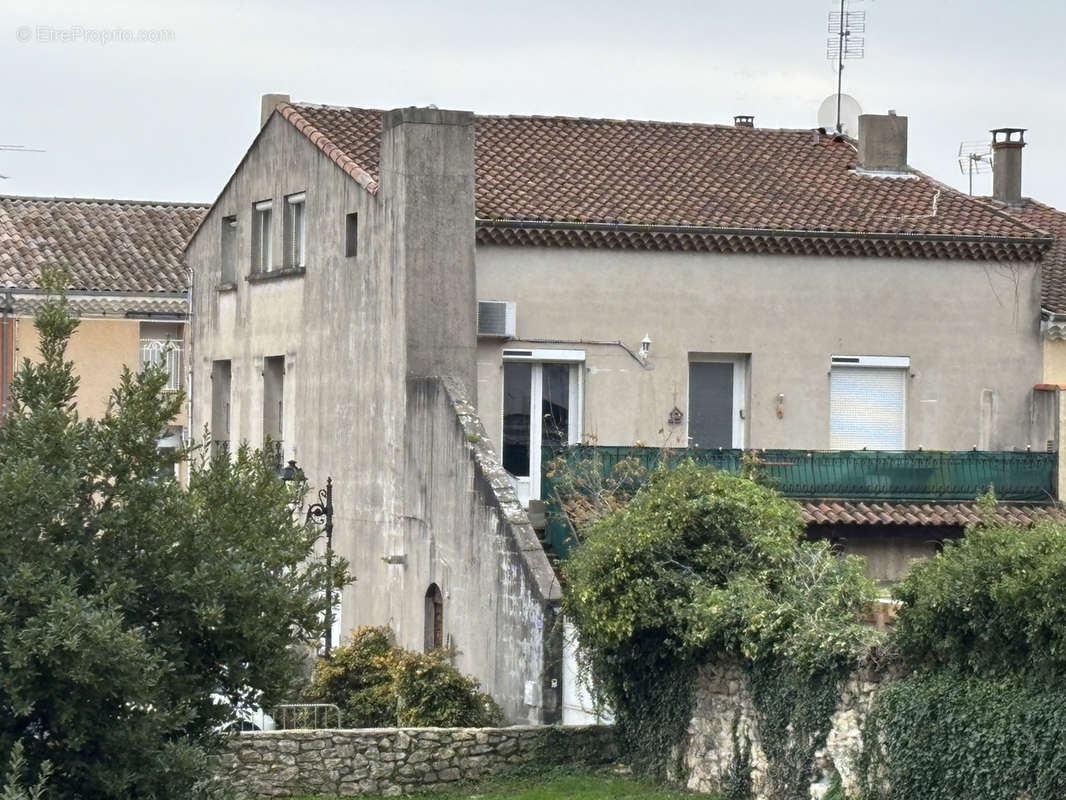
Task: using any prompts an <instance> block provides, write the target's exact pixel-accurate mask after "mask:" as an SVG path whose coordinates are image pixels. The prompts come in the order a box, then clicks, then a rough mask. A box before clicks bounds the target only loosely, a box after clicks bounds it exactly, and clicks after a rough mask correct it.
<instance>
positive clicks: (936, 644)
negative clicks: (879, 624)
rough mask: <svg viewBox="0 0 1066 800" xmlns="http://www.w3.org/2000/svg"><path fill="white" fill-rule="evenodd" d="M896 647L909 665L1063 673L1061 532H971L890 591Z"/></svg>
mask: <svg viewBox="0 0 1066 800" xmlns="http://www.w3.org/2000/svg"><path fill="white" fill-rule="evenodd" d="M895 594H896V597H897V598H898V599H899V600H901V601H902V606H901V608H900V610H899V614H898V617H897V619H896V628H895V632H894V640H895V642H896V644H897V645H898V646H899V649H900V652H901V654H902V655H903V657H904V658H905V659H906V660H907V662H908V663H910V664H911V665H913V666H916V667H919V666H925V667H941V666H945V667H952V668H955V669H959V670H964V671H971V672H975V673H984V674H991V675H998V674H1005V673H1014V674H1018V673H1026V674H1031V675H1035V676H1038V677H1039V676H1043V677H1051V676H1062V675H1063V674H1066V527H1063V526H1062V525H1060V524H1057V523H1053V522H1050V521H1047V522H1042V523H1040V524H1037V525H1035V526H1033V527H1031V528H1023V527H1021V526H1017V525H1009V524H1003V523H995V524H987V525H980V526H977V527H975V528H973V529H971V530H969V531H967V533H966V536H965V537H964V538H962V539H960V540H958V541H956V542H947V543H945V545H944V551H943V552H942V553H940V554H939V555H937V556H936V557H935V558H931V559H928V560H926V561H922V562H919V563H917V564H915V565H914V566H913V567H912V568H911V570H910V572H909V573H908V574H907V576H906V578H905V579H904V580H903V582H902V583H901V584H900V585H899V587H898V588H897V589H896V592H895Z"/></svg>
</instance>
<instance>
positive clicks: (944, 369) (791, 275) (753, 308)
mask: <svg viewBox="0 0 1066 800" xmlns="http://www.w3.org/2000/svg"><path fill="white" fill-rule="evenodd" d="M477 256H478V261H477V270H478V276H477V277H478V297H479V299H493V300H514V301H517V308H516V316H517V335H518V338H517V339H516V340H514V341H511V342H506V343H503V344H501V342H500V341H499V340H491V339H482V340H481V341H480V343H479V349H478V398H479V409H480V411H481V415H482V419H483V420H484V423H485V425H486V428H487V430H488V431H489V435H490V436H492V437H493V439H494V441H495V442H496V444H497V446H499V443H500V435H501V430H500V429H501V414H500V409H501V407H502V402H503V401H502V365H501V350H502V349H503V347H508V348H512V347H519V348H520V347H523V346H526V347H542V348H549V347H560V348H579V349H584V350H585V351H586V362H585V375H584V378H585V399H584V425H583V428H584V431H585V433H586V434H592V435H595V437H596V438H597V441H598V442H599V443H600V444H614V445H628V444H633V443H634V442H636V441H638V440H640V441H644V442H645V443H646V444H649V445H653V444H679V443H682V442H684V441H685V440H686V436H687V417H688V413H687V411H688V409H687V403H688V364H689V357H690V354H693V353H719V354H731V353H741V354H747V355H749V356H750V361H749V378H750V380H749V381H748V387H747V393H748V401H747V403H746V406H745V416H746V417H747V420H746V425H747V432H746V433H747V435H746V437H745V445H746V446H748V447H767V448H776V447H781V448H827V447H828V446H829V375H828V373H829V367H830V356H832V355H893V356H909V357H910V360H911V361H910V363H911V368H910V373H911V377H910V380H909V383H908V390H907V425H906V428H907V430H906V446H907V447H908V448H917V447H919V446H920V447H924V448H926V449H944V450H955V449H958V450H962V449H969V448H971V447H973V446H974V445H984V446H985V448H986V449H992V450H997V449H1011V448H1014V447H1017V448H1024V447H1025V446H1026V445H1028V444H1029V443H1030V441H1029V436H1030V433H1029V424H1028V420H1029V414H1030V403H1031V396H1032V387H1033V385H1034V384H1035V383H1036V382H1038V380H1039V377H1040V374H1041V369H1042V357H1043V355H1042V351H1041V342H1040V338H1039V330H1038V323H1037V320H1038V310H1039V308H1038V300H1039V272H1038V270H1037V268H1036V266H1035V265H1034V264H1029V263H1015V264H997V265H990V264H983V263H980V262H973V261H961V260H926V259H888V258H822V257H810V256H807V257H803V256H758V255H715V254H696V253H662V252H639V251H612V250H570V249H564V248H547V247H543V248H536V247H528V248H521V247H480V248H479V249H478V254H477ZM645 334H648V335H649V336H650V338H651V339H652V346H651V355H650V358H649V361H648V366H649V367H650V369H645V368H643V367H642V366H641V365H640V364H639V363H637V362H636V361H635V360H634V359H633V358H632V357H631V356H630V355H629V354H628V353H626V352H625V351H624V350H623V349H621V348H620V347H617V346H610V345H591V344H584V345H583V344H577V343H568V342H578V341H580V340H604V341H615V340H622V341H623V342H626V343H627V344H628V345H629V346H630V347H631V348H632V349H634V350H635V349H637V347H638V346H639V343H640V341H641V339H642V338H643V337H644V335H645ZM532 339H550V340H556V341H558V344H534V343H532V342H530V340H532ZM985 390H992V391H993V392H994V396H995V400H994V413H993V414H992V416H991V419H990V420H989V421H990V423H991V424H989V422H988V421H986V422H985V423H982V395H983V392H984V391H985ZM779 393H780V394H783V395H784V397H785V401H784V414H783V416H782V417H781V418H778V416H777V413H776V410H777V404H776V396H777V395H778V394H779ZM674 405H677V406H678V407H679V408H680V409H681V410H682V411H684V412H686V414H685V416H686V423H683V424H682V425H680V426H676V427H671V426H670V425H669V424H668V423H667V414H668V413H669V412H670V410H671V409H672V408H673V407H674ZM986 419H987V418H986ZM982 425H984V430H983V428H982ZM660 431H662V432H661V433H660ZM982 433H984V436H982ZM1041 446H1042V444H1041Z"/></svg>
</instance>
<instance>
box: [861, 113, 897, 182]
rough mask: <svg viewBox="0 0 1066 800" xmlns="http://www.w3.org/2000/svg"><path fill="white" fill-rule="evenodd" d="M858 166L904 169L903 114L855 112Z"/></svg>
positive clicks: (863, 167) (886, 170)
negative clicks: (900, 115)
mask: <svg viewBox="0 0 1066 800" xmlns="http://www.w3.org/2000/svg"><path fill="white" fill-rule="evenodd" d="M859 169H865V170H870V171H871V172H906V171H907V118H906V117H899V116H896V112H895V111H889V112H888V113H887V114H860V115H859Z"/></svg>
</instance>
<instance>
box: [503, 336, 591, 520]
mask: <svg viewBox="0 0 1066 800" xmlns="http://www.w3.org/2000/svg"><path fill="white" fill-rule="evenodd" d="M503 360H504V361H529V362H532V363H531V364H530V367H531V368H530V371H529V372H530V375H529V380H530V387H529V388H530V391H529V476H528V477H524V476H518V475H515V476H514V481H515V491H516V492H517V494H518V499H519V500H520V501H521V502H522V505H523V506H528V505H529V501H530V500H531V499H532V500H540V499H541V497H540V489H541V487H540V468H541V453H540V450H541V446H542V437H543V432H544V420H543V419H542V418H541V408H542V407H543V402H544V371H543V367H544V365H545V364H560V363H562V364H570V381H569V391H570V397H569V404H570V408H569V412H570V418H569V419H568V420H567V423H568V424H567V444H578V443H579V442H580V441H581V433H582V420H583V417H584V415H583V414H582V407H583V403H582V401H583V399H584V378H585V376H584V372H585V370H584V369H582V367H583V366H584V364H585V351H584V350H546V349H539V348H538V349H535V350H504V351H503ZM500 397H501V401H502V398H503V393H502V392H501V393H500ZM500 414H501V416H502V414H503V408H502V405H501V408H500Z"/></svg>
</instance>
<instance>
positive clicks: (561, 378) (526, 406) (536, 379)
mask: <svg viewBox="0 0 1066 800" xmlns="http://www.w3.org/2000/svg"><path fill="white" fill-rule="evenodd" d="M584 362H585V351H584V350H550V349H539V348H538V349H530V350H519V349H508V350H504V351H503V409H502V412H503V447H502V460H503V467H504V469H506V470H507V471H508V473H510V474H511V476H512V478H513V481H514V484H515V491H516V492H517V493H518V499H519V500H520V501H521V502H522V505H528V504H529V500H530V499H540V468H541V448H542V447H543V446H544V445H566V444H577V443H578V442H580V441H581V423H582V419H581V409H582V404H583V397H582V394H583V385H582V375H583V373H584V369H583V367H584Z"/></svg>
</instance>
